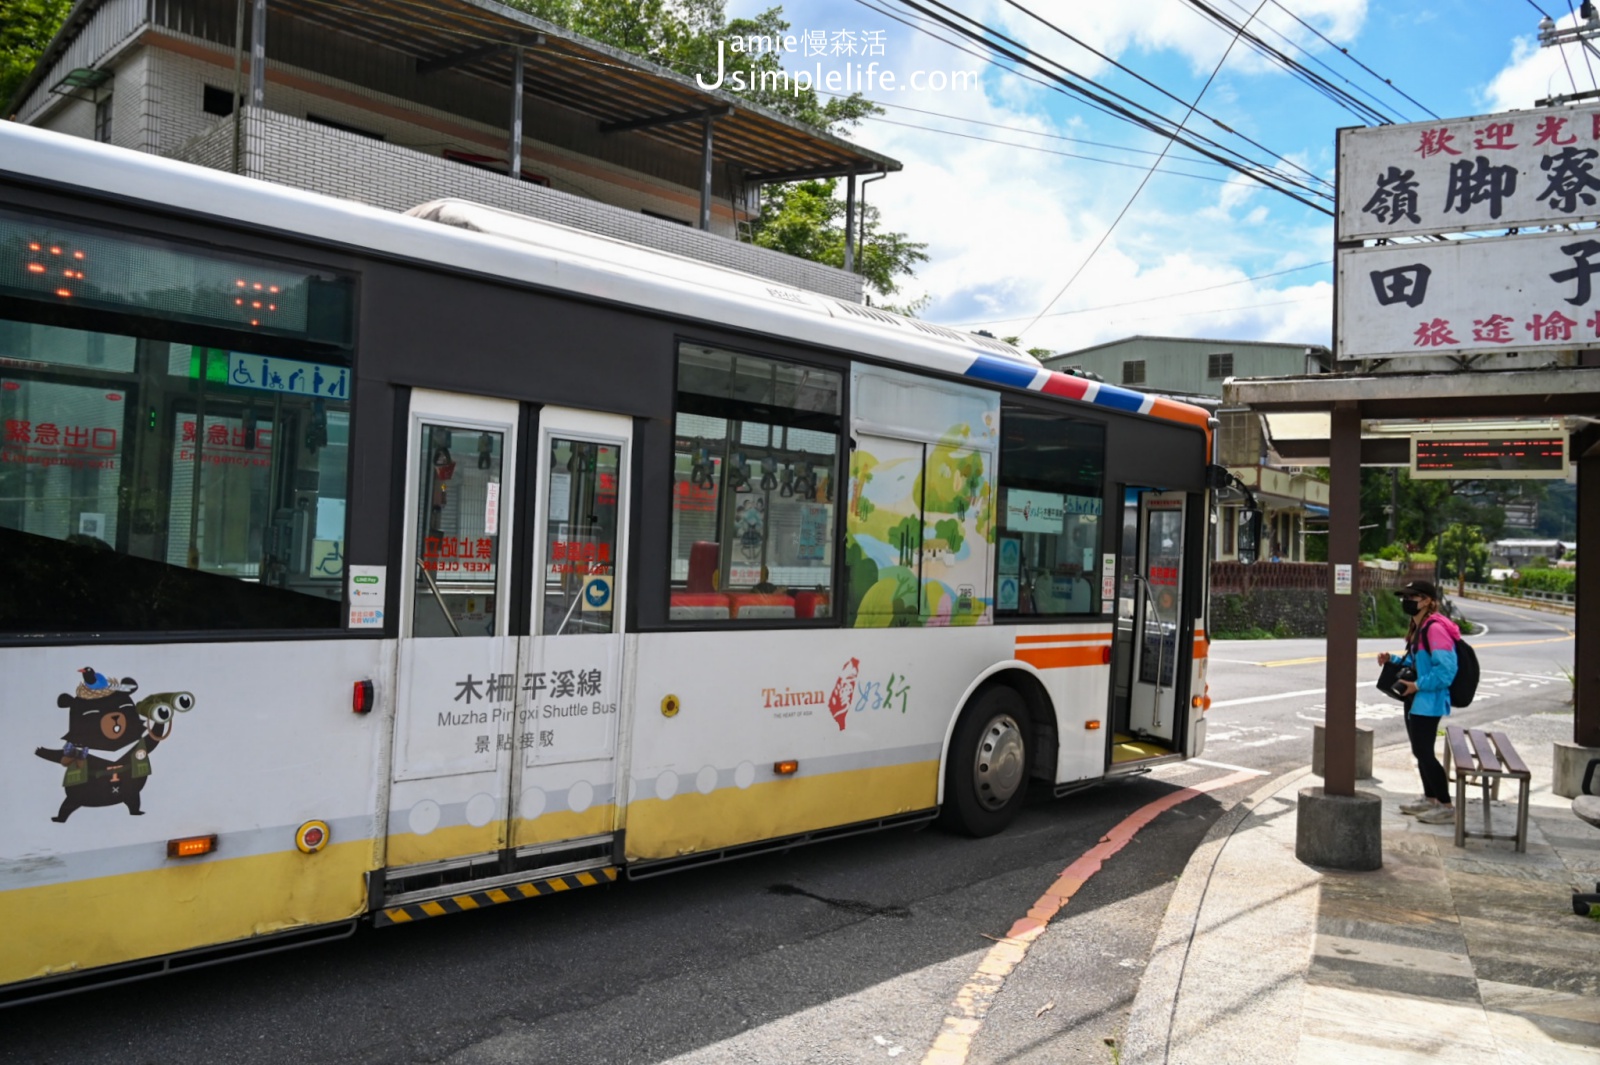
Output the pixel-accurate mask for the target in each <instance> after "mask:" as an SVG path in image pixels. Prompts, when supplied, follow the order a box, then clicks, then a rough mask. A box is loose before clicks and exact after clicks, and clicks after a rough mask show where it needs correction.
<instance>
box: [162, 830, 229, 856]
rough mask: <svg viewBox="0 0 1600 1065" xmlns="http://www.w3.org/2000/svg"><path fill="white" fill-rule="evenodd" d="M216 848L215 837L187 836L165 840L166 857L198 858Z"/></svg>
mask: <svg viewBox="0 0 1600 1065" xmlns="http://www.w3.org/2000/svg"><path fill="white" fill-rule="evenodd" d="M216 849H217V837H216V836H214V835H212V836H189V837H187V838H185V839H169V840H167V857H168V858H198V857H200V856H201V855H202V854H210V853H211V852H212V851H214V850H216Z"/></svg>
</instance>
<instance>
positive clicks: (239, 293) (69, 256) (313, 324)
mask: <svg viewBox="0 0 1600 1065" xmlns="http://www.w3.org/2000/svg"><path fill="white" fill-rule="evenodd" d="M353 289H354V286H353V285H352V283H351V281H350V279H348V278H344V277H340V276H338V275H336V274H331V273H320V272H315V271H307V270H305V269H303V268H297V267H296V266H294V265H292V264H288V263H281V262H277V261H275V260H271V259H266V258H262V257H259V256H250V257H245V256H233V255H223V254H217V253H215V252H211V251H202V250H200V249H197V248H191V247H188V246H185V245H181V244H177V243H174V242H171V241H166V240H158V239H139V238H134V237H129V236H127V235H125V234H120V233H118V234H112V233H109V232H104V231H101V230H98V229H95V228H92V227H89V226H84V225H79V224H73V223H63V222H58V221H56V220H54V219H47V218H44V217H41V216H29V215H21V214H13V213H11V212H9V211H0V296H11V297H17V298H21V299H25V300H32V301H39V302H44V303H52V304H55V305H57V306H62V307H80V308H83V309H86V310H101V311H118V312H132V313H134V314H138V315H141V316H149V317H154V318H165V319H169V320H175V321H182V322H191V323H195V324H199V325H211V326H222V327H225V328H230V329H237V330H241V331H244V332H249V333H256V334H264V335H272V336H287V337H298V338H301V339H304V340H311V341H321V342H323V343H331V344H335V345H340V346H343V345H347V344H348V343H349V340H350V333H351V328H350V322H351V318H352V311H353V299H352V297H353V294H354V293H353Z"/></svg>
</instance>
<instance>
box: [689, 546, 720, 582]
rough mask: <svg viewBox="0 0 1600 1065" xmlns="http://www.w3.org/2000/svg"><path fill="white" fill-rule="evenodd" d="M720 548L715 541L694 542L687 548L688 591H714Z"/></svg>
mask: <svg viewBox="0 0 1600 1065" xmlns="http://www.w3.org/2000/svg"><path fill="white" fill-rule="evenodd" d="M720 554H721V551H720V548H719V546H718V544H717V542H716V541H715V540H696V541H695V542H694V543H693V544H691V545H690V547H689V585H688V587H689V591H691V592H712V591H716V578H717V563H718V562H719V561H720V559H719V555H720Z"/></svg>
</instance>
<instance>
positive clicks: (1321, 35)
mask: <svg viewBox="0 0 1600 1065" xmlns="http://www.w3.org/2000/svg"><path fill="white" fill-rule="evenodd" d="M1272 6H1273V7H1275V8H1277V9H1278V10H1279V11H1282V12H1283V13H1284V14H1285V15H1288V16H1289V17H1290V18H1292V19H1294V20H1295V21H1296V22H1298V23H1300V25H1302V26H1304V27H1305V28H1306V29H1308V30H1310V31H1311V32H1312V33H1314V34H1316V35H1317V36H1318V37H1319V38H1321V39H1322V40H1323V41H1324V42H1326V44H1327V45H1328V47H1329V48H1337V49H1338V50H1339V52H1340V53H1341V54H1342V55H1343V56H1344V57H1345V58H1346V59H1348V60H1350V62H1352V63H1354V64H1355V65H1356V66H1358V67H1360V68H1361V69H1362V70H1365V71H1366V72H1367V73H1368V74H1371V75H1372V76H1373V77H1375V78H1377V79H1378V80H1379V81H1381V82H1383V83H1384V84H1385V85H1387V86H1389V88H1391V89H1393V90H1394V91H1395V92H1397V93H1399V94H1400V95H1401V96H1404V97H1405V98H1406V99H1407V100H1409V101H1411V102H1412V103H1414V104H1416V105H1417V106H1418V107H1420V108H1422V109H1423V110H1424V111H1426V112H1427V113H1428V116H1429V117H1430V118H1438V117H1439V116H1438V115H1436V114H1434V113H1433V111H1432V110H1431V109H1430V108H1429V107H1428V106H1427V105H1426V104H1424V103H1421V102H1420V101H1418V100H1417V99H1416V98H1415V97H1413V96H1411V95H1410V94H1409V93H1407V92H1406V91H1405V90H1403V89H1401V88H1400V87H1399V86H1397V85H1395V83H1394V82H1392V81H1390V80H1389V79H1388V78H1386V77H1384V76H1383V75H1382V74H1379V73H1378V72H1377V71H1376V70H1373V69H1372V68H1371V67H1369V66H1367V65H1366V64H1365V63H1363V62H1362V61H1361V60H1359V59H1357V58H1356V57H1355V56H1353V55H1351V54H1350V49H1348V48H1346V47H1344V46H1343V45H1339V44H1335V43H1334V42H1333V41H1331V40H1329V39H1328V37H1327V36H1326V35H1325V34H1324V33H1323V32H1322V31H1321V30H1319V29H1317V28H1316V27H1315V26H1313V25H1312V24H1311V23H1309V22H1307V21H1306V20H1305V19H1303V18H1301V17H1300V16H1299V15H1296V14H1295V13H1294V12H1293V11H1290V10H1289V9H1288V8H1286V7H1284V6H1283V5H1282V4H1280V3H1279V2H1278V0H1272ZM1307 54H1310V53H1307Z"/></svg>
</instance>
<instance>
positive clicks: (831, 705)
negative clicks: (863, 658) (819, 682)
mask: <svg viewBox="0 0 1600 1065" xmlns="http://www.w3.org/2000/svg"><path fill="white" fill-rule="evenodd" d="M860 672H861V662H860V660H859V659H855V658H852V659H850V661H848V662H846V663H845V664H844V665H843V666H842V667H840V669H839V679H838V680H836V681H834V682H833V694H832V695H830V696H828V710H829V711H830V712H831V713H832V714H833V719H834V720H835V721H837V722H838V723H839V731H840V732H843V731H844V723H845V715H846V714H848V713H849V712H850V704H851V703H853V702H855V700H856V674H858V673H860Z"/></svg>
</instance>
